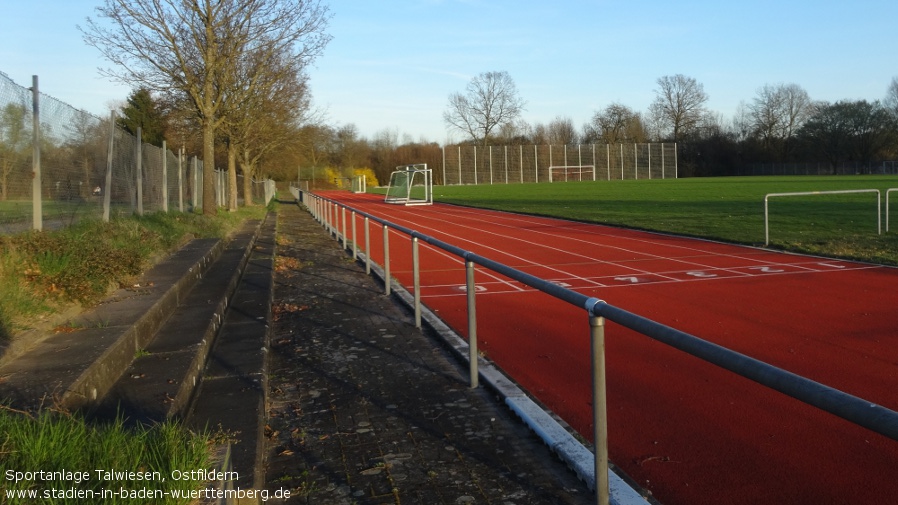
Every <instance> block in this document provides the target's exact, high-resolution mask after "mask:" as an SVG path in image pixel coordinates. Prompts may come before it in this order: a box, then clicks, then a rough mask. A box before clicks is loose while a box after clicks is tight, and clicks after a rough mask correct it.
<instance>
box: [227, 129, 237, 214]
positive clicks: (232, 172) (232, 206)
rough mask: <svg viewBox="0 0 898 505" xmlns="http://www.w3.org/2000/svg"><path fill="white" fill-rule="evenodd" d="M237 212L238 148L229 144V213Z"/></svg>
mask: <svg viewBox="0 0 898 505" xmlns="http://www.w3.org/2000/svg"><path fill="white" fill-rule="evenodd" d="M236 210H237V148H236V146H234V144H232V143H230V142H228V212H234V211H236Z"/></svg>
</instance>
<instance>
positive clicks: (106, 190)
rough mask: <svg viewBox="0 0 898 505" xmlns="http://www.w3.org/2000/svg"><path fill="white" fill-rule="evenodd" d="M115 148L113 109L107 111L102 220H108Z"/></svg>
mask: <svg viewBox="0 0 898 505" xmlns="http://www.w3.org/2000/svg"><path fill="white" fill-rule="evenodd" d="M114 148H115V111H114V110H111V111H109V144H108V147H107V151H106V182H105V183H104V185H103V221H105V222H107V223H108V222H109V208H110V206H111V205H112V150H113V149H114Z"/></svg>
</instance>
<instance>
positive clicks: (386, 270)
mask: <svg viewBox="0 0 898 505" xmlns="http://www.w3.org/2000/svg"><path fill="white" fill-rule="evenodd" d="M384 294H385V295H387V296H390V227H389V226H387V225H386V224H384Z"/></svg>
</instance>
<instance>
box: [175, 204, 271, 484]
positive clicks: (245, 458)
mask: <svg viewBox="0 0 898 505" xmlns="http://www.w3.org/2000/svg"><path fill="white" fill-rule="evenodd" d="M276 227H277V219H276V215H275V214H274V213H271V214H269V218H268V219H267V220H266V221H265V223H264V224H263V225H262V229H261V232H260V234H259V239H258V240H257V241H256V245H255V246H254V247H253V250H252V254H251V256H250V258H249V262H248V263H247V265H246V268H245V270H244V273H243V278H242V279H241V281H240V284H239V286H238V287H237V291H236V292H235V293H234V296H233V297H232V300H231V305H230V307H229V308H228V312H227V314H226V316H225V319H224V322H223V324H222V326H221V329H220V330H219V333H218V338H217V339H216V340H215V343H214V344H213V347H212V351H211V353H210V355H209V359H208V360H207V364H206V368H205V370H204V371H203V374H202V380H201V381H200V384H199V387H198V390H197V393H196V395H195V399H194V401H193V403H192V407H191V410H190V412H189V413H188V415H187V419H186V421H187V424H188V426H191V427H194V428H196V429H221V430H223V431H224V432H226V433H229V434H231V435H232V436H233V437H234V438H235V439H236V440H234V441H233V442H232V445H231V446H230V447H229V461H228V462H227V463H228V464H227V467H226V468H224V469H227V470H232V471H236V472H237V474H238V475H239V478H238V479H237V481H236V482H231V483H230V484H231V485H234V486H236V487H239V488H242V489H262V488H263V487H264V484H265V472H264V465H263V456H264V442H265V439H264V427H265V423H264V418H265V408H266V407H265V405H266V401H267V392H268V343H269V342H268V341H269V331H270V326H269V322H270V320H271V303H272V298H273V295H274V283H273V280H274V279H273V273H274V254H275V233H276Z"/></svg>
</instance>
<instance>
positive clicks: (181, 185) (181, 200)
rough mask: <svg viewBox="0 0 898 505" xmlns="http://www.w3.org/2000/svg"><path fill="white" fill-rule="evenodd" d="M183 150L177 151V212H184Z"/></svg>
mask: <svg viewBox="0 0 898 505" xmlns="http://www.w3.org/2000/svg"><path fill="white" fill-rule="evenodd" d="M183 162H184V148H183V147H181V148H179V149H178V210H179V211H181V212H184V165H183Z"/></svg>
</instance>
